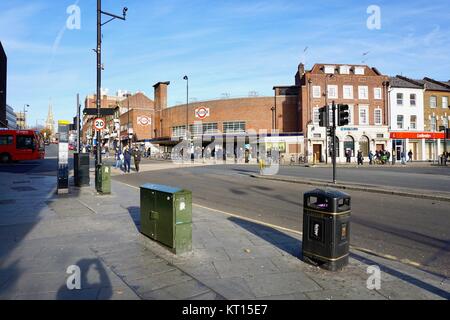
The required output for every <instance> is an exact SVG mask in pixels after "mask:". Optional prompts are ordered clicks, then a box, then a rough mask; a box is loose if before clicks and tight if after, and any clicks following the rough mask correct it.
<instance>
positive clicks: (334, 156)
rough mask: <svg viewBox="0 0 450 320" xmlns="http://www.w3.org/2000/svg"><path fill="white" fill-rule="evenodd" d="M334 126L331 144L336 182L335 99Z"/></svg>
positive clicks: (334, 107)
mask: <svg viewBox="0 0 450 320" xmlns="http://www.w3.org/2000/svg"><path fill="white" fill-rule="evenodd" d="M332 108H333V127H332V129H331V130H332V134H331V136H332V139H333V141H332V142H331V146H332V148H333V150H332V154H331V155H332V157H333V184H336V103H335V102H334V101H333V105H332Z"/></svg>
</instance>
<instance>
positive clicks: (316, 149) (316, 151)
mask: <svg viewBox="0 0 450 320" xmlns="http://www.w3.org/2000/svg"><path fill="white" fill-rule="evenodd" d="M313 156H314V159H315V161H316V162H322V161H321V160H322V145H321V144H315V145H313Z"/></svg>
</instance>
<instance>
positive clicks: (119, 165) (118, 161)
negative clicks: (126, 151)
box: [114, 148, 123, 169]
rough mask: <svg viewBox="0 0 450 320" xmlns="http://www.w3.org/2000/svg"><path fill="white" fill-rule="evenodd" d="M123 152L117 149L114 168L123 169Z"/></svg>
mask: <svg viewBox="0 0 450 320" xmlns="http://www.w3.org/2000/svg"><path fill="white" fill-rule="evenodd" d="M121 156H122V157H123V155H122V152H121V151H120V149H119V148H116V165H115V166H114V167H115V168H116V169H119V168H120V169H122V159H121Z"/></svg>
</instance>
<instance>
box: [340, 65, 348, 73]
mask: <svg viewBox="0 0 450 320" xmlns="http://www.w3.org/2000/svg"><path fill="white" fill-rule="evenodd" d="M339 73H340V74H350V67H349V66H340V67H339Z"/></svg>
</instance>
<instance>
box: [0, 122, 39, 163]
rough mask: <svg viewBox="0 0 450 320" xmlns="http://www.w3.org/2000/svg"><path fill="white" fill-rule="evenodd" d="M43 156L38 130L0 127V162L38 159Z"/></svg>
mask: <svg viewBox="0 0 450 320" xmlns="http://www.w3.org/2000/svg"><path fill="white" fill-rule="evenodd" d="M44 157H45V144H44V139H43V137H42V135H41V134H40V133H39V132H38V131H33V130H6V129H0V162H3V163H6V162H11V161H27V160H39V159H44Z"/></svg>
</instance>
